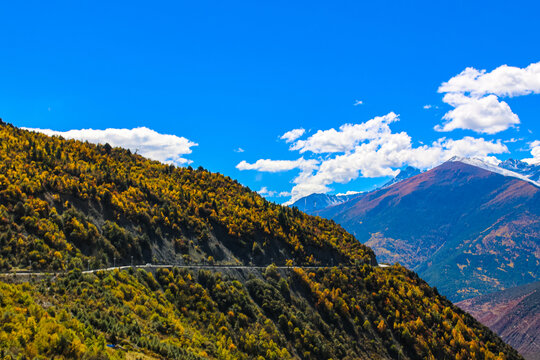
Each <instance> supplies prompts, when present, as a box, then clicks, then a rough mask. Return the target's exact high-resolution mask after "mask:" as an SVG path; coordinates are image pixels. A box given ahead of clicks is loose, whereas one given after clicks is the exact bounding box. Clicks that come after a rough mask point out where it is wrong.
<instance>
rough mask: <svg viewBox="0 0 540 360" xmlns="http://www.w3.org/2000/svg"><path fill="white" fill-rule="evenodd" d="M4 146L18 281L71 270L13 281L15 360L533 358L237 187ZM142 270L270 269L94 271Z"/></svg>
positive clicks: (10, 246) (4, 332)
mask: <svg viewBox="0 0 540 360" xmlns="http://www.w3.org/2000/svg"><path fill="white" fill-rule="evenodd" d="M0 139H1V140H2V141H1V145H0V159H1V161H0V251H1V261H2V264H1V265H2V268H3V269H4V270H14V269H15V268H29V267H31V268H33V269H42V270H47V271H49V270H55V271H59V270H64V269H67V270H68V271H67V272H65V273H63V274H61V275H59V276H51V277H44V278H43V277H41V278H39V279H33V280H32V281H31V282H23V283H18V282H19V281H20V278H18V277H17V278H15V279H16V280H15V281H13V280H12V281H11V282H0V324H1V326H0V357H2V358H4V359H29V358H32V359H51V358H59V359H163V358H168V359H392V358H394V359H520V358H521V357H520V356H519V355H518V354H517V352H516V351H515V350H514V349H512V348H511V347H509V346H508V345H506V344H504V343H503V342H502V340H501V339H500V338H498V337H497V336H496V335H495V334H494V333H492V332H491V331H490V330H489V329H487V328H486V327H484V326H483V325H481V324H479V323H478V322H477V321H476V320H474V319H473V318H472V317H471V316H469V315H467V314H466V313H464V312H462V311H461V310H460V309H458V308H456V307H455V306H453V305H452V304H451V303H450V302H449V301H447V300H446V299H445V298H444V297H441V296H440V295H439V294H438V292H437V290H435V289H432V288H430V287H429V286H428V285H427V284H426V283H425V282H424V281H422V280H421V279H419V278H418V276H417V275H416V274H415V273H413V272H410V271H409V270H407V269H405V268H403V267H401V266H399V265H396V266H393V267H389V268H378V267H376V266H374V265H376V262H375V259H374V256H373V253H372V251H371V250H370V249H369V248H367V247H365V246H363V245H361V244H360V243H358V242H357V241H356V240H355V238H354V237H353V236H351V235H349V234H348V233H347V232H345V231H344V230H343V229H342V228H341V227H339V226H338V225H336V224H335V223H334V222H332V221H328V220H323V219H321V218H316V217H311V216H308V215H305V214H303V213H301V212H299V211H298V210H296V209H287V208H285V207H281V206H279V205H275V204H271V203H269V202H267V201H265V200H264V199H263V198H261V197H260V196H258V195H257V194H256V193H254V192H251V191H250V190H249V189H247V188H245V187H242V186H241V185H239V184H238V183H237V182H235V181H233V180H231V179H229V178H227V177H225V176H222V175H219V174H212V173H210V172H208V171H205V170H203V169H198V170H193V169H190V168H186V169H183V168H175V167H173V166H168V165H163V164H159V163H157V162H153V161H149V160H147V159H144V158H142V157H140V156H138V155H136V154H130V153H129V152H128V151H126V150H122V149H112V148H110V147H109V146H107V145H104V146H96V145H91V144H87V143H81V142H76V141H66V140H63V139H60V138H51V137H47V136H44V135H41V134H36V133H31V132H28V131H24V130H21V129H17V128H14V127H13V126H10V125H0ZM132 256H133V258H134V262H147V261H153V262H155V261H162V262H169V263H202V262H210V263H212V262H215V263H221V264H224V263H231V264H238V263H243V264H249V263H253V264H265V265H269V266H267V267H266V270H265V271H260V270H256V269H243V270H240V269H225V268H221V269H220V271H221V272H216V271H205V270H201V271H188V270H186V269H178V268H172V269H162V270H159V271H157V272H155V273H152V272H149V271H144V270H135V269H130V270H127V271H118V270H115V271H107V272H105V271H101V272H98V273H96V274H82V272H81V269H83V268H85V267H87V266H88V265H90V267H98V266H104V265H106V264H111V262H114V260H115V259H116V261H117V264H118V263H120V262H123V263H128V262H129V261H131V257H132ZM272 262H275V263H284V264H289V265H292V264H323V265H331V264H332V263H333V264H335V265H340V267H328V268H324V269H319V270H312V269H302V268H301V267H292V268H291V269H277V268H276V267H275V266H273V265H270V263H272ZM344 265H348V266H346V267H345V266H344ZM8 278H9V279H13V277H5V278H4V279H8ZM25 279H26V278H25Z"/></svg>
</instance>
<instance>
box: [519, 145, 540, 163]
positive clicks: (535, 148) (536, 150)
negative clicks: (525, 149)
mask: <svg viewBox="0 0 540 360" xmlns="http://www.w3.org/2000/svg"><path fill="white" fill-rule="evenodd" d="M529 148H530V150H531V155H532V158H528V159H523V161H525V162H526V163H528V164H534V165H540V140H535V141H533V142H532V143H530V145H529Z"/></svg>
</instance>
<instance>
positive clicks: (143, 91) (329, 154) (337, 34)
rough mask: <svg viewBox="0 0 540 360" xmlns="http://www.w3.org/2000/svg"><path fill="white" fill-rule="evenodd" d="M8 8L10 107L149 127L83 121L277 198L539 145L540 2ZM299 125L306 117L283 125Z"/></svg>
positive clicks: (0, 90) (1, 67) (50, 120)
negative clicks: (290, 136)
mask: <svg viewBox="0 0 540 360" xmlns="http://www.w3.org/2000/svg"><path fill="white" fill-rule="evenodd" d="M471 3H472V4H471ZM0 13H1V14H2V15H3V16H2V19H3V24H2V25H3V26H2V28H3V29H2V32H1V34H0V46H1V49H2V50H3V51H2V56H0V81H1V85H2V86H1V87H0V117H2V118H3V119H4V120H5V121H7V122H10V123H13V124H14V125H17V126H21V127H29V128H39V129H52V130H55V131H68V130H72V129H100V130H105V129H111V128H115V129H123V128H125V129H134V128H138V127H146V128H148V129H151V130H152V131H150V130H144V131H142V132H141V130H139V132H138V133H135V132H133V131H131V132H124V133H122V132H119V131H116V132H114V131H109V132H100V133H96V132H91V133H88V132H86V133H76V134H74V135H73V136H74V137H75V136H79V137H81V138H89V139H90V140H93V141H99V139H100V136H101V137H102V138H103V139H107V141H109V142H114V141H119V142H121V143H122V144H127V145H129V146H132V147H135V148H137V149H141V152H145V151H146V154H147V155H148V156H152V157H154V158H158V159H165V160H168V161H174V162H175V163H177V164H180V165H182V164H184V165H185V164H187V161H190V162H191V165H192V166H195V167H196V166H199V165H202V166H203V167H205V168H208V169H209V170H212V171H218V172H221V173H224V174H226V175H229V176H231V177H233V178H236V179H238V180H239V181H240V182H241V183H243V184H245V185H247V186H249V187H250V188H252V189H253V190H261V189H263V188H266V189H267V191H268V192H266V195H267V197H268V198H269V199H271V200H274V201H277V202H285V201H287V200H289V199H290V196H291V195H290V193H291V191H292V196H293V198H294V197H299V196H301V195H305V194H307V193H309V192H310V191H316V192H319V191H328V192H331V193H337V192H345V191H349V190H355V191H360V190H369V189H372V188H373V187H374V186H377V184H380V183H383V182H385V181H386V180H387V179H388V177H389V176H391V172H395V171H396V170H397V169H399V167H400V166H405V165H408V164H412V165H417V166H421V167H424V168H429V167H430V166H433V165H434V164H435V163H436V162H438V161H440V160H441V159H443V158H444V157H445V156H448V155H452V154H454V153H457V154H459V155H463V154H464V153H465V155H478V156H480V157H494V156H495V157H497V158H498V159H506V158H509V157H514V158H519V159H522V158H532V157H533V156H534V155H535V154H538V158H540V143H535V141H537V140H540V121H539V113H540V95H538V93H539V92H540V90H539V88H538V83H540V80H539V79H538V72H537V68H538V66H533V65H535V64H537V63H538V62H539V61H540V47H539V46H538V38H539V36H540V30H539V28H538V14H539V13H540V5H539V4H538V2H536V1H514V2H511V3H510V2H507V1H505V2H502V1H501V2H497V1H489V2H487V1H486V2H483V1H475V2H470V1H469V2H465V1H463V2H461V1H454V2H444V3H443V2H433V1H426V2H420V1H416V2H403V1H379V2H370V3H367V2H359V1H355V2H352V1H337V2H317V1H309V2H303V1H296V2H292V4H291V2H289V1H287V2H285V1H283V2H281V1H274V2H265V3H263V2H207V1H196V2H183V1H181V2H150V3H148V2H136V1H130V2H120V1H118V2H114V4H111V3H110V2H96V1H93V2H90V1H80V2H68V1H66V2H58V1H50V2H38V1H35V2H32V1H28V2H24V3H23V2H4V3H2V4H1V5H0ZM531 64H533V65H531ZM503 65H508V66H510V67H512V68H504V67H503V68H501V66H503ZM469 67H470V68H474V69H476V70H478V71H480V70H486V74H488V76H487V77H486V76H482V74H481V73H474V72H469V73H462V72H463V71H464V70H465V69H466V68H469ZM496 69H498V70H496ZM494 70H496V71H495V72H494ZM460 74H461V75H460ZM451 79H454V80H453V82H449V81H450V80H451ZM508 79H511V80H512V81H510V83H509V80H508ZM516 79H517V80H516ZM445 82H449V83H448V85H447V86H446V87H445V88H441V85H442V84H443V83H445ZM440 88H441V91H443V90H444V91H443V92H438V90H439V89H440ZM445 96H447V97H445ZM443 97H445V98H443ZM443 99H446V100H444V101H443ZM357 101H361V102H362V103H361V104H358V105H356V106H355V105H354V104H355V103H356V102H357ZM425 105H429V106H431V107H430V108H429V109H425V108H424V107H425ZM453 110H455V112H454V113H451V114H450V115H447V119H443V117H444V116H445V114H448V113H449V112H450V111H453ZM393 114H395V115H393ZM483 116H485V119H487V120H486V121H484V122H482V121H483V120H482V119H484V117H483ZM376 117H383V118H378V120H375V121H372V122H371V123H368V125H366V122H368V121H369V120H370V119H374V118H376ZM475 117H476V118H475ZM490 117H492V119H491V120H490ZM397 119H399V121H398V120H397ZM344 124H352V125H351V126H349V127H346V128H343V129H342V130H339V128H340V126H342V125H344ZM354 124H356V125H357V126H356V127H354ZM362 124H363V125H362ZM445 124H446V127H445ZM436 127H437V129H438V130H439V131H436V130H435V128H436ZM332 128H333V129H336V133H337V135H336V134H334V133H333V132H328V131H326V132H324V131H325V130H329V129H332ZM293 129H304V130H305V132H304V134H303V136H302V137H301V138H299V139H296V140H294V141H291V142H289V143H287V142H286V141H285V140H284V139H280V137H281V136H282V135H283V134H285V133H286V132H288V131H290V130H293ZM366 129H367V130H366ZM319 130H321V131H323V132H321V133H320V135H319V136H318V137H316V138H310V137H311V136H313V135H314V134H316V133H317V132H318V131H319ZM441 130H444V131H441ZM389 132H390V133H389ZM72 134H73V133H72ZM161 134H171V135H175V137H169V138H166V137H161ZM443 138H444V139H443ZM141 139H142V140H141ZM309 139H311V140H309ZM463 139H466V140H465V141H463ZM512 139H513V140H517V141H514V142H509V141H511V140H512ZM297 140H303V141H304V142H303V143H298V142H297ZM306 140H307V141H306ZM513 140H512V141H513ZM137 141H143V142H144V141H146V143H142V144H137V143H136V142H137ZM407 141H408V143H407ZM434 141H438V142H437V144H438V145H434V144H433V142H434ZM459 141H461V142H459ZM194 143H196V144H197V145H196V146H194V145H193V144H194ZM321 144H322V145H324V146H322V145H321ZM338 145H339V146H338ZM423 145H424V146H425V148H422V146H423ZM321 146H322V147H321ZM384 146H386V147H387V148H386V149H384V151H380V150H381V149H383V147H384ZM392 146H395V149H396V150H395V151H393V150H392V149H394V148H393V147H392ZM290 147H293V148H296V150H290V149H289V148H290ZM240 149H242V150H240ZM328 149H330V150H328ZM189 151H191V153H187V152H189ZM531 151H533V153H532V154H531ZM535 151H536V152H535ZM168 153H170V156H168V155H167V154H168ZM261 159H267V160H268V161H267V162H266V163H262V162H259V163H257V161H258V160H261ZM299 159H302V160H299ZM276 160H278V162H276ZM280 160H286V161H289V162H279V161H280ZM239 164H243V165H239ZM256 164H258V165H256ZM287 169H290V170H287ZM270 170H271V171H270ZM383 175H385V176H386V177H385V176H383ZM280 193H281V195H282V196H279V194H280Z"/></svg>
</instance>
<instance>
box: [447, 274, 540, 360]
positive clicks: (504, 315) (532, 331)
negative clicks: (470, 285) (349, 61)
mask: <svg viewBox="0 0 540 360" xmlns="http://www.w3.org/2000/svg"><path fill="white" fill-rule="evenodd" d="M457 305H458V306H459V307H460V308H462V309H463V310H465V311H467V312H468V313H470V314H472V315H473V316H474V317H475V318H476V319H477V320H478V321H480V322H481V323H483V324H484V325H486V326H487V327H489V328H490V329H491V330H493V331H494V332H496V333H497V334H499V335H500V336H501V337H502V338H503V339H504V340H505V341H506V342H507V343H508V344H510V345H512V346H513V347H514V348H515V349H517V350H518V351H519V352H520V354H521V355H523V356H524V357H525V359H527V360H540V282H535V283H533V284H528V285H523V286H519V287H515V288H511V289H507V290H504V291H498V292H495V293H492V294H488V295H483V296H479V297H475V298H473V299H468V300H464V301H461V302H459V303H457Z"/></svg>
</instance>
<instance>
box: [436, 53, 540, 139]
mask: <svg viewBox="0 0 540 360" xmlns="http://www.w3.org/2000/svg"><path fill="white" fill-rule="evenodd" d="M438 92H439V93H443V94H445V95H444V97H443V102H445V103H447V104H449V105H450V106H452V107H454V110H451V111H449V112H447V113H446V114H445V115H444V117H443V120H445V121H444V123H443V124H442V125H437V126H435V130H436V131H442V132H447V131H452V130H455V129H468V130H473V131H475V132H478V133H484V134H495V133H498V132H501V131H504V130H506V129H508V128H511V127H514V126H516V125H518V124H519V123H520V120H519V117H518V116H517V115H516V114H514V113H513V112H512V109H510V106H509V105H508V104H507V103H506V102H504V101H501V100H500V98H502V97H515V96H523V95H529V94H539V93H540V62H538V63H533V64H530V65H529V66H527V67H526V68H518V67H513V66H508V65H502V66H499V67H498V68H496V69H495V70H493V71H491V72H486V70H477V69H475V68H472V67H469V68H466V69H465V70H463V71H462V72H461V73H460V74H458V75H456V76H454V77H453V78H451V79H450V80H448V81H447V82H444V83H442V84H441V86H440V87H439V89H438Z"/></svg>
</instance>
